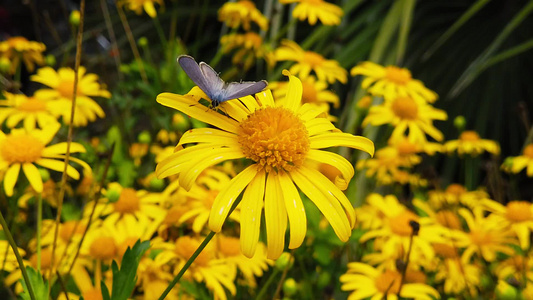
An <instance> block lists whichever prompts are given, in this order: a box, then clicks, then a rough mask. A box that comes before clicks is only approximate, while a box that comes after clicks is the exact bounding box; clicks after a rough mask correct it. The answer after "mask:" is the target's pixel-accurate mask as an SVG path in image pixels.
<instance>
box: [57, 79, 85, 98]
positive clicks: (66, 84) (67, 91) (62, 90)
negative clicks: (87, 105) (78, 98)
mask: <svg viewBox="0 0 533 300" xmlns="http://www.w3.org/2000/svg"><path fill="white" fill-rule="evenodd" d="M56 90H57V91H58V92H59V94H61V96H63V97H64V98H67V99H69V100H72V96H73V95H74V78H72V79H63V80H62V81H61V82H60V83H59V86H58V87H57V88H56ZM77 90H78V95H79V94H80V83H79V82H78V88H77Z"/></svg>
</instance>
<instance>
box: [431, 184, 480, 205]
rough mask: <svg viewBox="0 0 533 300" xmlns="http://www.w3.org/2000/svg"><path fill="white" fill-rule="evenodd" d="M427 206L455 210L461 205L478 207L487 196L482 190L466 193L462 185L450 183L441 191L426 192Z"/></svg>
mask: <svg viewBox="0 0 533 300" xmlns="http://www.w3.org/2000/svg"><path fill="white" fill-rule="evenodd" d="M428 196H429V204H430V205H431V207H433V208H434V209H437V210H440V209H446V208H456V207H457V206H460V205H463V206H466V207H469V208H471V209H472V208H474V207H477V206H479V204H480V203H481V200H482V199H485V198H488V197H489V194H487V192H485V191H484V190H482V189H478V190H475V191H468V190H467V189H466V188H465V187H464V185H461V184H458V183H452V184H450V185H448V187H447V188H446V189H445V190H444V191H443V190H432V191H429V192H428Z"/></svg>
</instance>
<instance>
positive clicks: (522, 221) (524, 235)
mask: <svg viewBox="0 0 533 300" xmlns="http://www.w3.org/2000/svg"><path fill="white" fill-rule="evenodd" d="M481 204H482V205H483V206H484V207H485V209H486V210H488V211H490V212H492V215H493V217H494V218H498V219H500V220H501V222H500V224H501V225H502V226H510V227H511V230H512V231H513V232H514V233H515V235H516V237H517V238H518V241H519V242H520V247H521V248H522V249H524V250H526V249H529V244H530V241H529V240H530V238H529V237H530V234H531V232H533V205H532V204H531V203H530V202H527V201H510V202H509V203H507V205H506V206H503V205H502V204H500V203H498V202H496V201H494V200H490V199H483V200H482V202H481Z"/></svg>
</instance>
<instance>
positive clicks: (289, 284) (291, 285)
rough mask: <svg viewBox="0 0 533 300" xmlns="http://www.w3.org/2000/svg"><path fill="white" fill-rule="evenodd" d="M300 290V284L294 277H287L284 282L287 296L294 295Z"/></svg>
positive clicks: (284, 291) (284, 290)
mask: <svg viewBox="0 0 533 300" xmlns="http://www.w3.org/2000/svg"><path fill="white" fill-rule="evenodd" d="M296 292H298V284H297V283H296V281H295V280H294V279H293V278H287V279H286V280H285V282H284V283H283V293H284V294H285V296H289V297H290V296H293V295H295V294H296Z"/></svg>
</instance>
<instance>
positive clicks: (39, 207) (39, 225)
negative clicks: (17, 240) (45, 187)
mask: <svg viewBox="0 0 533 300" xmlns="http://www.w3.org/2000/svg"><path fill="white" fill-rule="evenodd" d="M42 226H43V193H39V197H38V198H37V271H38V272H41V232H42Z"/></svg>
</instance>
